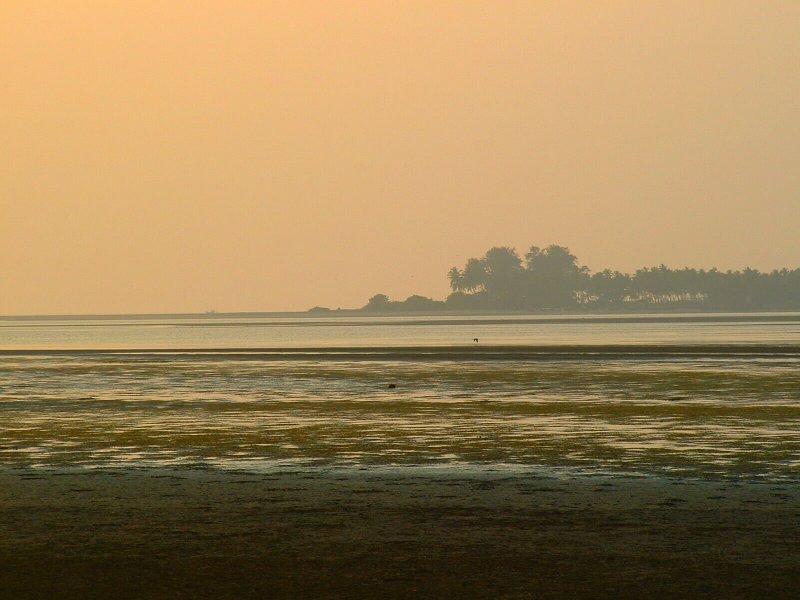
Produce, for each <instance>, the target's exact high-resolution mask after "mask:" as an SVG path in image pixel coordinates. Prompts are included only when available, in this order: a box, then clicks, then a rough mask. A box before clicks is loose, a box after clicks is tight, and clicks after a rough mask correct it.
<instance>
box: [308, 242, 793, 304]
mask: <svg viewBox="0 0 800 600" xmlns="http://www.w3.org/2000/svg"><path fill="white" fill-rule="evenodd" d="M447 277H448V279H449V280H450V287H451V289H452V292H451V293H450V295H448V296H447V298H446V299H445V300H434V299H432V298H426V297H424V296H419V295H413V296H410V297H408V298H407V299H405V300H402V301H393V300H391V299H390V298H389V297H388V296H386V295H385V294H376V295H374V296H373V297H372V298H370V299H369V301H368V302H367V304H366V305H365V306H364V307H363V308H362V309H361V310H362V311H368V312H439V311H459V312H461V311H515V312H522V311H537V312H538V311H542V312H573V311H575V312H577V311H626V312H627V311H654V310H655V311H661V310H676V311H678V310H703V311H705V310H720V311H732V310H737V311H738V310H800V269H793V270H790V269H780V270H774V271H771V272H761V271H758V270H755V269H751V268H746V269H743V270H738V271H730V270H729V271H720V270H717V269H710V270H704V269H693V268H688V267H685V268H681V269H670V268H668V267H666V266H664V265H660V266H658V267H644V268H641V269H638V270H637V271H636V272H634V273H621V272H620V271H613V270H610V269H605V270H603V271H598V272H594V273H592V272H590V271H589V269H588V268H587V267H585V266H581V265H580V264H579V263H578V259H577V257H576V256H575V255H574V254H572V253H571V252H570V250H569V248H566V247H564V246H557V245H552V246H548V247H546V248H539V247H537V246H532V247H531V248H530V250H528V252H527V253H526V254H525V256H524V257H522V256H520V255H519V254H518V252H517V251H516V250H515V249H514V248H510V247H507V246H498V247H494V248H491V249H490V250H488V251H487V252H486V254H484V255H483V257H481V258H470V259H469V260H468V261H467V262H466V264H465V265H464V266H463V267H461V268H459V267H453V268H452V269H450V271H449V272H448V274H447ZM316 310H324V309H316Z"/></svg>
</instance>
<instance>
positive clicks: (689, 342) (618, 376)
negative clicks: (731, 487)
mask: <svg viewBox="0 0 800 600" xmlns="http://www.w3.org/2000/svg"><path fill="white" fill-rule="evenodd" d="M474 337H478V338H479V339H480V342H479V344H478V345H477V346H476V345H475V344H474V343H473V342H472V338H474ZM615 345H619V346H624V348H625V350H624V352H618V351H615V350H614V349H613V348H611V346H615ZM411 346H413V347H415V350H414V351H413V352H409V351H408V347H411ZM529 346H536V347H538V348H539V349H540V350H541V352H538V351H537V352H535V353H526V352H519V351H517V349H521V350H524V349H525V348H526V347H529ZM566 346H573V347H574V346H577V347H579V348H584V347H585V348H587V349H591V353H590V354H585V355H584V353H583V352H582V351H579V352H575V351H574V349H573V350H571V351H569V352H566V351H565V350H564V349H565V347H566ZM342 347H358V348H360V350H359V351H358V353H357V354H354V353H353V352H352V351H347V352H338V351H336V349H337V348H342ZM243 348H245V349H248V350H247V351H246V352H243V351H238V352H225V351H221V350H230V349H243ZM276 348H282V349H287V351H283V350H279V351H275V349H276ZM292 348H295V349H297V348H300V349H306V350H308V352H292V351H289V350H288V349H292ZM312 348H313V349H314V350H313V351H311V349H312ZM403 348H406V350H403ZM493 348H496V350H493ZM703 348H708V350H703ZM142 349H160V350H161V352H146V351H141V350H142ZM170 349H172V351H170ZM270 349H272V350H270ZM659 349H667V350H669V352H667V353H664V352H661V351H660V350H659ZM137 350H138V351H137ZM177 350H180V351H177ZM189 350H194V351H189ZM418 350H419V351H418ZM390 383H391V384H394V385H395V386H396V387H395V388H393V389H390V388H389V387H388V385H389V384H390ZM0 465H6V466H38V467H89V468H118V467H148V466H184V465H185V466H193V467H197V466H211V467H221V468H246V469H254V470H262V469H274V468H296V467H298V466H300V467H304V466H309V465H315V466H320V465H323V466H332V467H335V466H348V467H365V468H372V467H374V466H376V465H380V466H387V465H441V466H452V467H458V466H464V465H481V466H486V465H494V466H496V467H497V468H521V469H529V468H548V469H572V470H579V471H581V472H588V473H632V474H643V475H646V474H665V473H666V474H676V475H686V476H697V477H707V476H711V477H720V476H721V477H763V478H770V479H797V478H798V473H800V315H797V314H787V315H762V316H757V315H756V316H754V315H739V316H733V317H731V316H730V315H728V316H724V317H714V316H708V315H704V316H702V318H701V319H699V320H692V319H681V318H677V317H674V316H673V317H670V318H668V319H664V318H648V317H637V318H627V317H626V318H624V319H615V318H597V317H587V318H581V319H552V318H551V319H547V318H541V317H537V318H524V317H496V318H489V317H479V318H472V319H470V318H467V317H452V318H430V319H429V318H402V317H395V318H383V317H382V318H366V317H364V318H345V319H332V318H328V319H312V318H309V319H303V318H297V317H294V318H285V319H274V318H270V319H265V318H227V317H213V318H212V317H207V318H201V317H193V318H177V317H157V318H150V319H141V318H140V319H117V320H108V319H84V320H76V319H62V320H57V319H49V320H48V319H38V320H26V319H4V320H0Z"/></svg>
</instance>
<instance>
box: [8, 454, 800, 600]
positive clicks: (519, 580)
mask: <svg viewBox="0 0 800 600" xmlns="http://www.w3.org/2000/svg"><path fill="white" fill-rule="evenodd" d="M798 590H800V483H797V482H795V483H784V484H781V483H774V482H773V483H769V482H766V483H758V482H752V481H750V482H731V481H716V482H715V481H711V482H709V481H702V482H687V481H680V480H659V479H642V478H621V477H620V478H605V479H603V478H572V479H559V478H555V477H543V476H535V475H526V476H519V475H518V476H513V477H512V476H509V474H508V473H506V474H503V473H499V472H494V473H493V472H488V471H484V472H480V471H472V472H468V473H460V474H458V473H450V474H447V472H443V471H438V472H427V473H415V472H412V471H395V472H391V471H390V472H377V471H365V472H358V471H338V470H327V471H325V470H316V471H307V472H296V473H274V474H268V475H258V474H243V473H230V472H227V473H224V472H218V471H210V470H209V471H199V470H198V471H153V470H144V471H117V472H108V471H105V472H102V473H97V472H82V473H57V472H44V473H43V472H37V471H31V470H26V469H7V470H0V597H2V598H15V599H16V598H113V599H122V598H296V597H304V598H325V597H358V598H376V597H377V598H381V597H384V598H405V597H410V596H414V597H431V598H434V597H435V598H461V597H464V598H472V597H475V598H496V597H501V598H555V597H608V598H618V597H663V598H667V597H685V598H697V597H717V598H796V597H798V596H797V594H798V593H800V592H798Z"/></svg>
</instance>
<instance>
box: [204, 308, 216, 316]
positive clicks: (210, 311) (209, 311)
mask: <svg viewBox="0 0 800 600" xmlns="http://www.w3.org/2000/svg"><path fill="white" fill-rule="evenodd" d="M206 314H207V315H215V314H217V311H215V310H213V309H212V310H207V311H206Z"/></svg>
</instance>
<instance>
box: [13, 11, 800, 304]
mask: <svg viewBox="0 0 800 600" xmlns="http://www.w3.org/2000/svg"><path fill="white" fill-rule="evenodd" d="M0 81H2V96H1V97H2V103H1V104H0V140H1V141H2V145H1V146H0V147H2V152H3V156H2V164H1V165H0V314H37V313H38V314H41V313H117V312H166V311H203V310H207V309H216V310H219V311H235V310H243V311H244V310H284V309H285V310H291V309H306V308H308V307H310V306H313V305H315V304H321V305H326V306H331V307H338V306H342V307H348V306H359V305H362V304H363V303H364V302H365V301H366V299H367V298H368V297H369V296H371V295H372V294H374V293H376V292H384V293H387V294H389V295H390V296H392V297H393V298H398V299H402V298H405V297H406V296H408V295H410V294H412V293H421V294H425V295H432V296H435V297H443V296H444V295H445V294H446V293H447V279H446V273H447V270H448V268H449V267H451V266H453V265H456V264H458V265H461V264H463V263H464V261H465V260H466V259H467V258H469V257H470V256H476V255H480V254H482V253H483V252H484V251H485V250H486V249H487V248H489V247H490V246H493V245H512V246H516V247H517V248H518V249H519V250H520V251H521V252H522V253H524V251H525V250H526V249H527V247H528V246H530V245H531V244H534V243H535V244H537V245H547V244H550V243H560V244H563V245H567V246H569V247H570V248H571V249H572V250H573V252H575V253H576V254H577V255H578V257H579V258H580V260H581V262H582V263H584V264H587V265H588V266H589V267H590V268H592V269H601V268H604V267H614V268H619V269H622V270H630V269H635V268H637V267H639V266H643V265H652V264H658V263H662V262H663V263H666V264H667V265H670V266H675V267H680V266H686V265H688V266H696V267H711V266H715V265H716V266H718V267H721V268H740V267H744V266H747V265H750V266H753V267H757V268H761V269H772V268H775V267H783V266H790V267H798V266H800V237H799V236H798V232H799V231H800V2H797V1H795V0H785V1H779V0H771V1H755V0H747V1H734V0H720V1H715V2H702V1H698V0H688V1H685V2H678V1H674V2H655V1H648V2H641V1H640V0H636V1H631V2H623V1H610V2H600V1H591V2H590V1H586V2H533V1H527V2H501V1H492V2H488V1H487V2H469V1H466V0H460V1H456V2H443V1H432V0H425V1H421V2H383V1H373V2H331V1H324V2H323V1H320V2H302V1H296V0H293V1H292V2H283V1H281V2H255V1H254V2H236V1H231V0H226V1H224V2H223V1H218V2H202V1H198V0H192V1H187V2H178V1H171V2H165V1H164V0H159V1H152V2H150V1H145V0H136V1H135V2H128V1H120V2H112V1H99V0H98V1H88V0H87V1H82V2H76V1H72V2H71V1H68V0H59V1H55V2H37V1H34V0H9V1H6V2H3V3H1V4H0Z"/></svg>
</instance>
